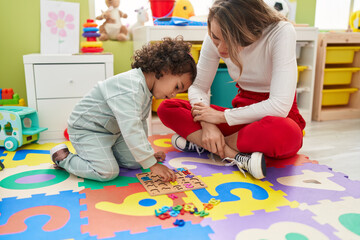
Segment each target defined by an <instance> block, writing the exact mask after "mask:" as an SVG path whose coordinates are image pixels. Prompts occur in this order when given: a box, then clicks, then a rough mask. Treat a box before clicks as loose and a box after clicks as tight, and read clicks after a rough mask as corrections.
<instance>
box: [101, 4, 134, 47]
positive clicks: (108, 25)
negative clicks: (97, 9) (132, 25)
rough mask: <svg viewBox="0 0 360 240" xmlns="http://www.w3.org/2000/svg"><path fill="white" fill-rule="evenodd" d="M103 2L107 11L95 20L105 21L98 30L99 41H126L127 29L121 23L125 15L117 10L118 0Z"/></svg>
mask: <svg viewBox="0 0 360 240" xmlns="http://www.w3.org/2000/svg"><path fill="white" fill-rule="evenodd" d="M105 2H106V6H108V9H107V10H106V11H105V12H102V14H101V15H100V16H97V17H96V20H103V19H105V22H104V23H103V24H102V25H101V26H100V28H99V33H100V37H99V40H100V41H106V40H108V39H111V40H118V41H125V40H127V34H128V29H127V28H126V26H125V25H123V24H122V23H121V18H127V14H126V13H123V12H122V11H120V10H119V9H118V7H119V5H120V0H105Z"/></svg>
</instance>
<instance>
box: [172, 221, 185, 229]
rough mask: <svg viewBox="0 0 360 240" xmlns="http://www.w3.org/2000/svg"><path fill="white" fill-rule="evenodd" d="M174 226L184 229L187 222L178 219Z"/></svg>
mask: <svg viewBox="0 0 360 240" xmlns="http://www.w3.org/2000/svg"><path fill="white" fill-rule="evenodd" d="M173 224H174V226H179V227H183V226H184V225H185V221H184V220H182V219H176V220H175V222H174V223H173Z"/></svg>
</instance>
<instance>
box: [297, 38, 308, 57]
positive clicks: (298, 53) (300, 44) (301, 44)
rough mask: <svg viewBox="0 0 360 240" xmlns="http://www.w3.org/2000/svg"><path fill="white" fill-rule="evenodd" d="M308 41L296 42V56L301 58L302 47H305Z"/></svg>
mask: <svg viewBox="0 0 360 240" xmlns="http://www.w3.org/2000/svg"><path fill="white" fill-rule="evenodd" d="M306 44H308V42H296V58H297V59H299V58H300V55H301V49H302V47H304V46H305V45H306Z"/></svg>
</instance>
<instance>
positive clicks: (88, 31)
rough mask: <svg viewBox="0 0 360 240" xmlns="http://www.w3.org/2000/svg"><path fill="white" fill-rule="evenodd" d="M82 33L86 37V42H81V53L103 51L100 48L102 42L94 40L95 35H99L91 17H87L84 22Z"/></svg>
mask: <svg viewBox="0 0 360 240" xmlns="http://www.w3.org/2000/svg"><path fill="white" fill-rule="evenodd" d="M83 26H84V28H83V34H82V36H83V37H85V38H86V42H81V43H80V46H81V52H83V53H100V52H102V51H104V49H103V48H102V44H103V43H102V42H98V41H97V40H96V38H97V37H99V36H100V34H99V33H97V31H99V29H98V28H97V26H98V25H97V24H96V23H95V22H94V20H93V19H88V20H87V22H86V23H84V24H83Z"/></svg>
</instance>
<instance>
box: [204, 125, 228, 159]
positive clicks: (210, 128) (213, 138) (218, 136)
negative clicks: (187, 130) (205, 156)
mask: <svg viewBox="0 0 360 240" xmlns="http://www.w3.org/2000/svg"><path fill="white" fill-rule="evenodd" d="M201 126H202V130H203V131H202V147H204V148H205V149H207V150H208V151H210V152H212V153H215V154H218V155H219V156H220V157H221V158H225V152H224V147H225V138H224V135H223V134H222V132H221V131H220V129H219V128H218V127H217V126H216V125H214V124H211V123H206V122H203V123H201Z"/></svg>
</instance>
